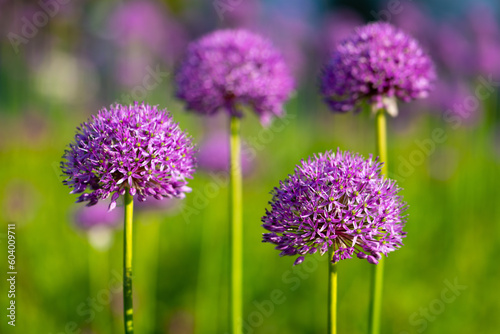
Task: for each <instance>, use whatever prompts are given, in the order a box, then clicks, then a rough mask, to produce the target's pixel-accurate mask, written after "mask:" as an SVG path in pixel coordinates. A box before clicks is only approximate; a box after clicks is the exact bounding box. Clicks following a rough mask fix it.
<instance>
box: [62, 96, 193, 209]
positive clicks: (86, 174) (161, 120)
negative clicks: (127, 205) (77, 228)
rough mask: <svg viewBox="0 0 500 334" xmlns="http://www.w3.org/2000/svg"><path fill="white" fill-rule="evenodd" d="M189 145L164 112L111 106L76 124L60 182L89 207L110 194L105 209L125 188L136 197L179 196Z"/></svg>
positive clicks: (188, 166)
mask: <svg viewBox="0 0 500 334" xmlns="http://www.w3.org/2000/svg"><path fill="white" fill-rule="evenodd" d="M193 153H194V146H193V144H192V143H191V139H190V138H189V137H188V136H187V134H186V133H184V132H182V131H181V129H180V128H179V125H178V124H177V123H175V122H174V121H173V119H172V117H171V116H170V114H169V113H168V112H166V110H158V108H157V107H156V106H153V107H152V106H149V105H146V104H138V103H137V102H136V103H135V104H134V105H130V106H124V105H120V104H116V105H113V106H111V107H110V108H109V110H108V109H106V108H104V109H102V110H100V111H99V113H98V114H97V115H96V116H92V118H91V119H90V120H89V121H88V122H86V123H83V124H82V125H81V126H80V127H79V128H77V134H76V135H75V140H74V142H73V143H71V144H70V145H69V150H66V151H65V155H64V156H63V159H64V160H65V161H63V162H62V163H61V168H62V170H63V173H64V174H65V175H66V176H67V179H66V180H65V181H64V184H66V185H68V186H69V187H70V188H73V190H72V191H71V193H76V194H81V195H80V196H79V197H78V202H88V205H89V206H91V205H94V204H96V203H97V202H98V201H99V200H103V199H106V198H107V197H108V196H109V195H111V194H112V196H111V204H110V206H109V209H110V210H112V209H113V208H114V207H115V206H116V200H117V199H118V197H119V196H120V195H124V194H125V192H126V191H129V193H130V195H132V196H134V195H137V198H138V199H139V200H140V201H145V200H146V197H147V196H154V197H155V198H156V199H162V198H164V197H167V198H170V197H179V198H182V197H184V192H188V191H190V190H191V189H190V188H188V187H187V186H186V185H187V180H186V179H188V178H191V176H192V174H193V172H194V164H195V159H194V157H193Z"/></svg>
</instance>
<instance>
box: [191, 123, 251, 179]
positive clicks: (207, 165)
mask: <svg viewBox="0 0 500 334" xmlns="http://www.w3.org/2000/svg"><path fill="white" fill-rule="evenodd" d="M242 146H243V149H242V153H243V154H241V168H242V172H243V174H244V175H248V173H249V172H250V171H251V170H252V167H253V166H252V161H251V160H250V158H249V157H248V155H246V154H245V149H244V147H245V144H244V143H243V144H242ZM198 167H199V168H200V169H204V170H206V171H209V172H227V171H229V136H228V134H227V133H226V132H223V131H220V132H215V133H211V134H209V135H208V137H207V138H205V140H203V141H202V142H201V144H200V147H199V151H198Z"/></svg>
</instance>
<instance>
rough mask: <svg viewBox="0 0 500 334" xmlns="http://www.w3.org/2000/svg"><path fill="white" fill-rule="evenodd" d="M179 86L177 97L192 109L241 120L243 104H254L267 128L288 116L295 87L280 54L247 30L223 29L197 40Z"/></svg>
mask: <svg viewBox="0 0 500 334" xmlns="http://www.w3.org/2000/svg"><path fill="white" fill-rule="evenodd" d="M176 82H177V97H179V98H180V99H183V100H185V101H186V103H187V109H189V110H192V111H195V112H198V113H201V114H207V115H211V114H214V113H215V112H217V111H218V110H219V109H225V110H226V111H227V112H229V114H231V115H234V116H241V112H240V111H239V110H238V108H237V106H238V105H248V106H250V107H251V108H252V109H253V110H254V111H255V112H256V113H257V114H258V115H259V117H260V120H261V122H262V123H263V124H267V123H268V122H269V121H270V119H271V118H272V116H281V115H282V114H283V103H284V102H285V101H286V100H287V99H288V97H289V96H290V93H291V91H292V89H293V87H294V80H293V78H292V77H291V75H290V72H289V69H288V67H287V66H286V64H285V62H284V60H283V57H282V55H281V54H280V52H278V51H277V50H276V49H275V48H274V47H273V45H272V43H271V42H270V41H269V40H267V39H264V38H262V37H260V36H259V35H256V34H253V33H251V32H249V31H246V30H219V31H215V32H213V33H211V34H209V35H206V36H204V37H202V38H201V39H199V40H197V41H195V42H192V43H191V44H190V45H189V47H188V50H187V54H186V56H185V59H184V61H183V63H182V64H181V66H180V68H179V70H178V72H177V74H176Z"/></svg>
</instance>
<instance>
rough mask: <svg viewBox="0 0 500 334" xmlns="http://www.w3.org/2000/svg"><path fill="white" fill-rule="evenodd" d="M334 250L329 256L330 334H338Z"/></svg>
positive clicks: (331, 250)
mask: <svg viewBox="0 0 500 334" xmlns="http://www.w3.org/2000/svg"><path fill="white" fill-rule="evenodd" d="M332 257H333V249H330V251H329V256H328V332H327V333H328V334H337V264H336V263H332V261H331V260H332Z"/></svg>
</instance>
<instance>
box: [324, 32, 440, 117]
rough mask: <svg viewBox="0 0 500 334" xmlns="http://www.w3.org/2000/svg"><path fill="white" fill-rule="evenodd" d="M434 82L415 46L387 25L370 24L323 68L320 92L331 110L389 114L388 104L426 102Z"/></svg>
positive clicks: (429, 63) (428, 65)
mask: <svg viewBox="0 0 500 334" xmlns="http://www.w3.org/2000/svg"><path fill="white" fill-rule="evenodd" d="M435 77H436V74H435V71H434V65H433V63H432V61H431V59H430V58H429V56H428V55H427V54H426V53H424V51H423V50H422V49H421V47H420V45H419V44H418V42H417V41H416V40H415V39H413V38H412V37H410V36H409V35H407V34H406V33H404V32H403V31H401V30H399V29H397V28H395V27H393V26H392V25H390V24H388V23H378V22H377V23H371V24H367V25H365V26H362V27H360V28H357V29H356V30H355V32H354V33H353V34H352V35H351V36H350V37H348V38H346V39H345V40H344V41H343V42H341V43H340V44H339V45H338V47H337V51H336V52H335V53H334V54H333V56H332V58H331V60H330V62H329V63H328V64H327V65H326V66H325V68H324V70H323V73H322V76H321V93H322V94H323V95H324V98H325V101H326V103H327V104H328V105H329V107H330V108H331V109H332V110H333V111H338V112H347V111H349V110H352V109H357V108H359V104H360V103H361V102H362V101H363V100H366V101H367V102H368V103H370V104H372V105H373V106H374V108H376V109H379V108H389V109H393V108H392V106H391V104H394V102H392V101H394V99H395V98H399V99H401V100H403V101H405V102H408V101H410V100H413V99H417V98H424V97H427V95H428V93H429V90H430V89H431V86H432V82H433V81H434V79H435Z"/></svg>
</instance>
